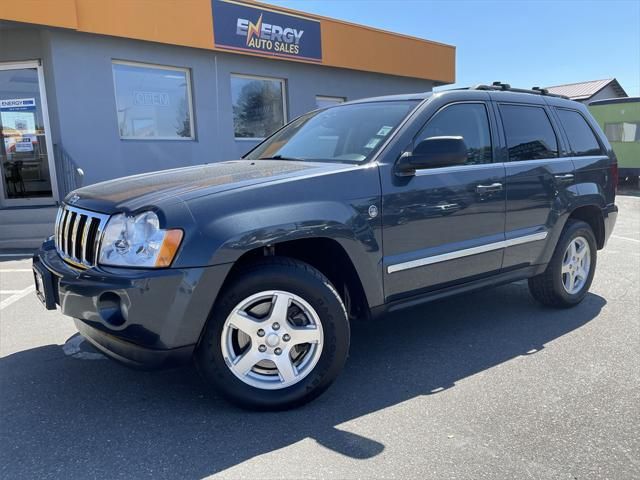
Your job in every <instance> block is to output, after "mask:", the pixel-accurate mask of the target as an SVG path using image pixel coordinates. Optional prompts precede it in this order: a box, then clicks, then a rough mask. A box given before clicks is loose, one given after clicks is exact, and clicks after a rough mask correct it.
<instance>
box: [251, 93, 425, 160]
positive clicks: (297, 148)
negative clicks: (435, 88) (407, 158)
mask: <svg viewBox="0 0 640 480" xmlns="http://www.w3.org/2000/svg"><path fill="white" fill-rule="evenodd" d="M416 105H418V101H389V102H370V103H355V104H350V105H349V104H348V105H340V106H337V107H332V108H328V109H326V110H321V111H319V112H312V113H309V114H306V115H303V116H301V117H299V118H297V119H296V120H294V121H293V122H291V123H290V124H289V125H287V126H286V127H285V128H283V129H282V130H281V131H279V132H278V133H276V134H275V135H273V136H272V137H271V138H269V139H267V140H266V141H265V142H263V143H261V144H260V145H258V146H257V147H256V148H255V149H253V150H252V151H251V152H249V153H248V154H247V155H246V156H245V158H247V159H250V160H256V159H267V158H275V159H280V158H281V159H290V160H307V161H338V162H354V163H357V162H363V161H366V160H369V159H370V158H371V157H372V156H373V155H374V154H375V153H376V152H377V151H378V150H379V149H380V148H381V147H382V145H383V144H384V142H385V140H386V139H387V138H388V137H389V136H390V135H391V134H392V133H393V132H394V131H395V129H396V128H398V125H400V123H401V122H402V120H403V119H404V118H405V117H406V116H407V115H408V114H409V113H410V112H411V111H412V110H413V109H414V108H415V107H416Z"/></svg>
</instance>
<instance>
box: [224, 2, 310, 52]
mask: <svg viewBox="0 0 640 480" xmlns="http://www.w3.org/2000/svg"><path fill="white" fill-rule="evenodd" d="M213 34H214V42H215V45H216V47H220V48H223V49H228V50H237V51H240V52H253V53H260V54H263V55H264V54H266V55H271V56H274V57H284V58H299V59H301V60H311V61H314V62H321V61H322V39H321V35H320V22H319V21H317V20H313V19H310V18H306V17H302V16H299V15H290V14H286V13H282V12H276V11H274V10H269V9H265V8H261V7H258V6H254V5H249V4H244V3H241V2H236V1H232V0H213Z"/></svg>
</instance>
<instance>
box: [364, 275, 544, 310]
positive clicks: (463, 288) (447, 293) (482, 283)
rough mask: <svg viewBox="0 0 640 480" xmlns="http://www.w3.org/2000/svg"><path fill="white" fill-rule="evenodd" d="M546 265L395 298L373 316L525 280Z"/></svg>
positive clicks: (379, 308)
mask: <svg viewBox="0 0 640 480" xmlns="http://www.w3.org/2000/svg"><path fill="white" fill-rule="evenodd" d="M546 267H547V266H546V265H533V266H529V267H526V268H519V269H518V270H513V271H510V272H503V273H499V274H497V275H493V276H491V277H488V278H483V279H480V280H474V281H472V282H467V283H463V284H462V285H455V286H451V287H446V288H442V289H440V290H435V291H431V292H427V293H424V294H420V295H413V296H411V297H408V298H403V299H400V300H395V301H392V302H389V303H385V304H384V305H380V306H377V307H373V308H372V309H371V317H372V318H373V319H378V318H379V317H380V316H382V315H384V314H386V313H391V312H395V311H397V310H403V309H405V308H411V307H415V306H417V305H422V304H424V303H428V302H432V301H434V300H440V299H441V298H446V297H451V296H454V295H458V294H460V293H468V292H473V291H475V290H481V289H485V288H491V287H497V286H499V285H504V284H507V283H512V282H517V281H518V280H524V279H526V278H530V277H533V276H535V275H538V274H539V273H542V272H543V271H544V270H545V268H546Z"/></svg>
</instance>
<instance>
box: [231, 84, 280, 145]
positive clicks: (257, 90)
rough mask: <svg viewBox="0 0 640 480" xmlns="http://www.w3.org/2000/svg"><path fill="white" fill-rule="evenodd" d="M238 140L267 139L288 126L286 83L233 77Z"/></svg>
mask: <svg viewBox="0 0 640 480" xmlns="http://www.w3.org/2000/svg"><path fill="white" fill-rule="evenodd" d="M231 102H232V104H233V129H234V132H235V137H236V138H264V137H268V136H269V135H271V134H272V133H273V132H275V131H276V130H278V129H279V128H280V127H282V126H283V125H284V124H285V123H286V114H285V112H286V108H285V91H284V80H281V79H278V78H261V77H250V76H246V75H232V76H231Z"/></svg>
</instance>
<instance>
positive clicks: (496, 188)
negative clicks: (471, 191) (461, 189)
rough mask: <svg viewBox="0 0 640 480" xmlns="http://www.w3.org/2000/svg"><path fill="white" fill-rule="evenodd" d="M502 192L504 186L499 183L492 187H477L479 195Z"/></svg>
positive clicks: (493, 184)
mask: <svg viewBox="0 0 640 480" xmlns="http://www.w3.org/2000/svg"><path fill="white" fill-rule="evenodd" d="M500 190H502V184H501V183H499V182H495V183H492V184H491V185H477V186H476V192H477V193H490V192H499V191H500Z"/></svg>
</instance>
